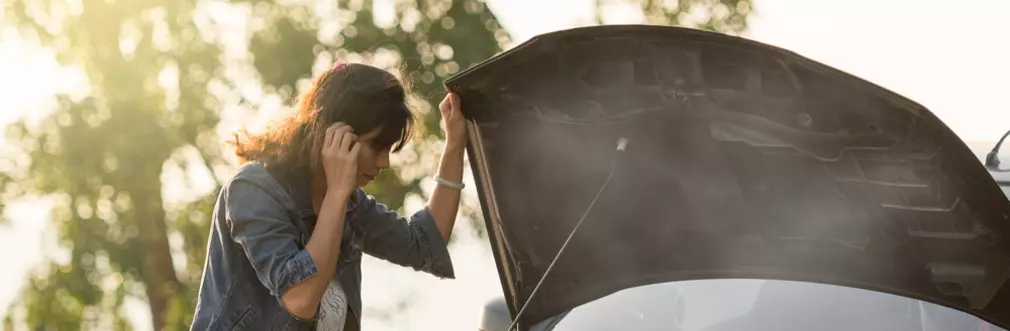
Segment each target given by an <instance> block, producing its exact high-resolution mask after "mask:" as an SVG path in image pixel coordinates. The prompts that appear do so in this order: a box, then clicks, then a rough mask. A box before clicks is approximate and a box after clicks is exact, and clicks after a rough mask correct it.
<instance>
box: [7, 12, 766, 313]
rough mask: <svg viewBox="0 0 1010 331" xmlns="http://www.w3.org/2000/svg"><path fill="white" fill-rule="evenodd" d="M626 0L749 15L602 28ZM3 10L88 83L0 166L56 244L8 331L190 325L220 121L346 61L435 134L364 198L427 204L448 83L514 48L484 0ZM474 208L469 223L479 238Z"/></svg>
mask: <svg viewBox="0 0 1010 331" xmlns="http://www.w3.org/2000/svg"><path fill="white" fill-rule="evenodd" d="M615 4H624V5H628V4H637V5H638V7H639V8H641V12H642V17H643V20H644V22H645V23H648V24H664V25H685V26H691V27H697V28H702V29H709V30H717V31H722V32H726V33H740V32H742V31H743V30H744V29H745V28H746V20H745V18H746V16H747V15H748V14H749V13H750V11H751V9H750V8H752V3H751V1H750V0H677V1H668V0H610V1H604V0H597V7H598V12H597V13H598V14H597V15H596V22H593V23H595V24H602V23H605V17H604V16H605V11H606V8H608V6H613V5H615ZM5 6H6V8H5V10H4V11H3V15H4V17H3V18H2V19H3V20H2V23H0V24H3V25H7V26H11V27H15V28H16V29H17V31H18V34H19V35H20V36H21V37H22V38H25V39H28V40H34V41H36V42H38V43H39V44H40V45H42V46H43V47H46V48H48V49H49V50H51V51H53V52H54V54H55V55H56V57H57V59H58V60H59V62H60V64H61V65H63V66H65V67H66V68H68V69H69V70H73V72H76V73H77V74H79V75H80V76H81V77H83V78H84V79H83V81H84V82H85V84H84V85H85V86H84V87H83V88H82V89H81V90H80V91H77V92H75V93H67V94H61V95H56V96H53V97H54V98H55V101H56V102H55V105H56V106H55V107H54V108H53V109H46V110H38V113H44V116H40V117H39V118H41V119H40V120H28V119H26V120H23V121H20V122H16V123H14V124H11V125H9V126H7V127H6V128H5V133H6V137H7V142H8V143H9V144H11V145H12V146H11V147H12V149H13V151H14V152H13V153H5V154H4V155H2V156H0V170H2V171H0V197H2V198H3V199H4V201H11V200H12V199H15V198H19V197H25V196H45V197H48V198H49V199H51V201H52V202H53V210H52V215H51V217H50V221H51V222H52V224H53V226H52V228H53V229H55V230H56V232H57V233H56V236H57V238H58V246H59V247H58V249H57V250H56V251H55V252H52V253H50V254H47V261H46V262H44V263H42V264H41V265H39V266H38V267H37V268H35V269H34V271H33V272H32V274H31V275H30V277H29V278H28V281H27V282H26V283H25V284H24V285H23V289H22V291H21V292H20V294H19V296H18V297H17V298H16V299H15V300H14V304H12V305H11V306H10V307H7V314H6V316H7V318H6V320H5V321H4V324H3V325H4V329H8V330H10V329H14V328H15V327H16V326H27V327H28V328H29V329H33V330H43V329H45V330H79V329H82V330H127V329H132V328H133V326H132V325H131V323H130V322H129V321H128V318H127V316H126V315H127V313H126V312H125V310H124V305H125V303H126V302H127V301H129V300H135V301H139V302H141V303H143V304H144V306H146V307H148V309H149V310H150V316H151V320H150V323H151V327H152V328H153V329H154V330H186V329H188V326H189V323H190V321H191V314H192V312H193V309H194V306H195V297H196V291H197V289H198V286H199V282H200V276H201V272H202V267H203V263H204V254H205V249H206V242H207V235H208V232H209V231H208V226H209V221H210V217H211V214H210V213H211V210H212V206H213V203H214V200H215V198H216V195H217V187H218V186H219V185H220V183H221V182H222V181H224V180H227V178H228V175H229V173H230V171H231V169H233V167H234V166H235V163H234V160H233V159H232V157H231V155H230V154H229V153H228V152H229V151H228V150H227V149H226V148H225V147H224V145H223V144H222V142H223V139H224V138H225V137H227V136H228V135H227V134H228V132H229V131H230V130H232V129H234V128H235V127H234V126H228V125H224V124H223V123H226V122H228V123H231V122H242V123H245V122H249V121H250V120H249V119H250V118H255V117H257V116H262V115H263V113H264V112H266V113H269V112H267V111H265V110H266V109H279V108H283V107H280V106H281V105H290V104H292V100H293V98H294V97H295V96H296V95H297V93H298V91H300V90H303V89H304V88H305V87H306V86H307V84H308V81H309V79H310V77H312V76H313V74H314V73H317V72H319V71H321V70H323V69H325V68H327V67H328V66H330V65H332V63H333V61H334V60H335V59H342V60H344V61H353V62H365V63H370V64H373V65H376V66H380V67H384V68H387V69H389V70H391V71H394V72H396V73H397V74H398V75H399V76H400V77H401V78H402V79H403V80H404V81H405V82H406V83H408V84H409V85H410V86H411V87H412V89H413V94H412V96H411V101H412V104H413V106H414V108H415V109H416V110H417V113H418V115H419V116H421V118H422V119H423V123H424V126H423V128H422V129H423V130H424V134H423V136H422V137H421V139H418V140H416V141H415V142H414V143H412V144H411V145H410V146H409V148H408V149H407V150H405V151H404V152H403V153H402V154H401V155H399V156H398V157H397V161H396V163H395V168H396V170H397V171H394V172H385V173H383V174H382V175H381V176H380V177H379V178H378V180H376V181H375V182H373V183H371V184H370V185H369V187H367V188H366V190H368V191H369V192H370V193H371V194H374V195H375V196H376V197H377V198H378V199H380V200H381V201H383V202H385V203H387V204H388V205H390V207H391V208H395V209H401V208H402V207H403V202H404V201H405V199H407V198H408V197H410V196H417V197H423V194H424V193H423V192H422V190H421V189H420V182H421V179H422V178H425V177H426V176H427V175H430V174H431V173H432V171H433V170H434V161H435V160H437V159H436V158H435V157H436V154H437V152H438V151H439V147H438V146H439V143H440V139H441V138H442V137H441V130H440V129H439V117H438V116H439V115H438V113H437V112H436V111H432V110H433V109H435V108H434V106H435V105H437V102H438V101H439V100H440V99H441V97H442V95H443V88H442V85H441V82H442V80H443V79H445V78H446V77H449V76H451V75H453V74H455V73H457V72H459V71H460V70H461V69H464V68H467V67H469V66H472V65H473V64H475V63H477V62H480V61H482V60H484V59H487V58H489V57H491V56H493V55H495V54H498V53H500V52H501V51H502V50H503V49H504V48H506V47H509V46H510V45H512V44H513V40H511V39H510V37H509V35H508V33H506V32H505V30H504V29H503V28H502V26H501V25H500V24H499V22H498V20H497V18H496V17H495V16H494V14H493V13H492V12H491V11H490V10H489V9H488V7H487V5H486V4H485V3H484V2H482V1H478V0H414V1H408V0H391V1H370V0H351V1H345V0H342V1H314V0H247V1H241V0H231V1H224V0H219V1H211V0H129V1H126V0H114V1H106V0H67V1H57V0H12V1H10V2H8V3H6V4H5ZM229 121H230V122H229ZM469 199H470V200H471V201H470V202H469V203H465V204H464V208H463V210H462V213H463V215H464V216H466V218H467V219H468V220H470V221H471V222H474V224H475V225H476V227H477V228H478V229H483V222H482V221H480V216H479V215H480V212H479V206H478V205H477V204H476V203H474V202H473V201H472V199H473V197H469ZM0 208H3V205H0ZM2 223H3V222H2V221H0V224H2ZM485 233H486V232H485V231H483V230H479V231H477V233H476V234H474V235H478V236H482V235H484V234H485ZM468 235H469V234H468ZM385 313H386V314H393V313H395V312H385Z"/></svg>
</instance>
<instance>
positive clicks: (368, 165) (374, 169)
mask: <svg viewBox="0 0 1010 331" xmlns="http://www.w3.org/2000/svg"><path fill="white" fill-rule="evenodd" d="M381 131H382V128H381V127H379V128H375V129H374V130H372V131H371V132H368V133H365V134H362V135H359V136H358V142H359V143H360V144H361V149H360V151H359V152H358V177H357V178H358V187H362V186H365V185H368V182H371V181H372V180H373V179H375V176H378V175H379V171H382V170H383V169H386V168H389V147H380V146H377V144H376V143H375V141H374V140H375V138H376V137H378V136H379V132H381Z"/></svg>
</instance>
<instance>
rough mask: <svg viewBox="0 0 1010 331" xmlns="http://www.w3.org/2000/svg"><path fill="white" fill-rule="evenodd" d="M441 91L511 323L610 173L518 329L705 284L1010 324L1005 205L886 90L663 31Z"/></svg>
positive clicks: (554, 36)
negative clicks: (628, 298)
mask: <svg viewBox="0 0 1010 331" xmlns="http://www.w3.org/2000/svg"><path fill="white" fill-rule="evenodd" d="M446 87H447V88H448V89H450V90H452V91H456V92H457V93H458V94H459V95H460V97H461V99H462V104H463V108H464V112H465V115H466V116H467V118H468V119H469V120H470V121H469V130H470V144H469V147H468V153H469V157H470V162H471V165H472V167H473V170H474V174H475V179H476V183H477V186H478V191H479V195H480V199H481V201H482V208H483V212H484V218H485V222H486V224H487V228H488V231H489V233H490V235H489V236H490V240H491V246H492V249H493V251H494V256H495V259H496V263H497V265H498V270H499V273H500V278H501V281H502V287H503V290H504V293H505V297H506V301H507V303H508V306H509V310H510V311H511V313H512V315H513V316H515V314H516V313H517V312H518V310H519V309H520V307H521V306H522V305H523V303H524V302H526V300H527V299H528V298H529V297H530V293H531V291H532V290H533V288H534V286H536V284H537V282H538V281H539V280H540V277H541V276H542V275H543V274H544V271H545V269H546V268H547V266H548V265H549V264H550V262H551V260H552V259H553V258H554V256H555V254H556V253H557V252H558V249H559V248H560V247H561V245H562V243H563V242H564V241H565V239H566V238H567V237H568V235H569V233H570V232H571V230H572V228H573V227H574V226H575V224H576V223H577V222H578V221H579V219H580V217H581V216H582V214H583V213H584V212H585V211H586V209H587V207H588V206H589V204H590V202H591V201H592V200H593V198H594V196H595V195H596V193H597V190H599V189H600V187H601V185H602V184H603V183H604V180H605V179H606V178H607V176H608V174H610V171H611V165H612V164H613V162H614V160H615V158H618V157H619V158H620V162H619V163H618V166H617V167H616V170H615V172H614V173H613V178H612V180H611V181H610V182H609V186H608V187H607V188H606V190H605V191H604V192H603V193H602V196H601V197H600V198H599V201H598V202H597V203H596V204H595V206H594V207H593V209H592V211H591V212H590V213H589V216H588V218H587V219H586V220H585V223H584V224H583V225H582V226H581V228H580V229H579V230H578V232H577V233H576V234H575V236H574V238H573V239H572V241H571V243H570V244H569V245H568V247H567V248H566V250H565V251H564V254H563V255H562V256H561V258H560V259H559V260H558V262H557V265H556V266H555V267H554V268H553V270H552V271H551V273H550V275H548V276H547V278H546V280H545V281H544V283H543V285H542V287H541V288H540V290H539V292H538V293H537V294H536V295H535V296H534V297H533V299H532V300H531V301H530V303H529V307H528V308H527V311H526V312H525V313H524V315H523V316H522V317H521V320H520V327H521V328H523V329H525V328H528V327H529V326H530V325H533V324H534V323H536V322H538V321H542V320H544V319H545V318H548V317H550V316H553V315H555V314H559V313H562V312H565V311H566V310H568V309H571V308H573V307H575V306H578V305H580V304H583V303H586V302H588V301H591V300H594V299H597V298H600V297H602V296H605V295H608V294H610V293H613V292H615V291H618V290H621V289H624V288H629V287H633V286H639V285H644V284H649V283H655V282H660V281H674V280H689V279H714V278H760V279H785V280H798V281H809V282H820V283H828V284H836V285H843V286H850V287H857V288H863V289H869V290H875V291H881V292H887V293H892V294H897V295H901V296H906V297H911V298H915V299H919V300H924V301H929V302H933V303H937V304H940V305H944V306H948V307H951V308H954V309H958V310H962V311H965V312H968V313H970V314H973V315H976V316H978V317H980V318H982V319H984V320H987V321H989V322H991V323H993V324H996V325H998V326H1001V327H1003V328H1010V290H1008V286H1004V283H1005V280H1006V279H1007V277H1008V275H1010V263H1008V261H1010V260H1008V257H1010V256H1008V247H1007V245H1006V242H1005V241H1004V239H1005V238H1006V235H1007V234H1010V223H1008V222H1007V219H1008V215H1010V202H1008V201H1007V199H1006V198H1005V197H1004V196H1003V194H1002V193H1001V191H1000V189H999V188H998V186H997V185H996V183H995V182H994V181H993V179H992V178H991V177H990V176H989V175H988V174H987V172H986V170H985V169H984V167H983V166H982V165H981V164H979V163H978V161H976V160H975V157H974V156H973V154H972V152H971V151H970V150H969V149H968V148H967V146H966V145H965V144H964V143H963V142H962V141H961V140H960V139H959V138H958V137H957V136H956V135H955V134H954V133H953V132H952V131H951V130H950V129H949V128H947V127H946V126H945V125H944V124H943V123H942V122H940V120H938V119H937V118H936V117H935V116H934V115H933V114H932V113H930V112H929V111H928V110H927V109H925V108H924V107H923V106H921V105H919V104H917V103H915V102H913V101H911V100H908V99H906V98H904V97H901V96H899V95H897V94H895V93H893V92H890V91H887V90H885V89H883V88H881V87H878V86H876V85H873V84H871V83H869V82H866V81H863V80H861V79H858V78H856V77H853V76H851V75H848V74H845V73H843V72H840V71H838V70H835V69H832V68H829V67H827V66H825V65H823V64H819V63H817V62H814V61H812V60H809V59H806V58H804V57H801V56H799V55H797V54H794V53H792V52H789V51H785V50H782V49H779V48H775V47H772V46H769V45H764V44H761V43H757V42H754V41H749V40H745V39H741V38H736V37H731V36H727V35H722V34H717V33H711V32H705V31H699V30H693V29H685V28H673V27H658V26H600V27H588V28H577V29H572V30H565V31H559V32H554V33H549V34H545V35H540V36H537V37H535V38H533V39H531V40H530V41H527V42H526V43H524V44H522V45H519V46H517V47H515V48H513V49H511V50H509V51H507V52H505V53H503V54H501V55H498V56H496V57H494V58H491V59H489V60H487V61H485V62H483V63H481V64H479V65H477V66H474V67H472V68H469V69H467V70H465V71H463V72H461V73H459V74H458V75H456V76H454V77H451V78H450V79H449V80H447V81H446ZM966 97H967V96H966ZM618 138H626V139H627V140H628V145H627V150H626V152H624V153H623V154H619V152H617V151H615V147H616V142H617V140H618Z"/></svg>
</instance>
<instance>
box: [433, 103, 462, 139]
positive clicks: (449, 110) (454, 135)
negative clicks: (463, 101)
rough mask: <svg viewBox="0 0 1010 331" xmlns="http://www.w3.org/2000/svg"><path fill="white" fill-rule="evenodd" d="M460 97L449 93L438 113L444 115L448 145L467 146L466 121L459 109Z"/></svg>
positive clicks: (443, 121) (443, 125)
mask: <svg viewBox="0 0 1010 331" xmlns="http://www.w3.org/2000/svg"><path fill="white" fill-rule="evenodd" d="M459 103H460V102H459V96H457V95H456V93H452V92H449V93H448V94H446V95H445V99H442V103H440V104H439V105H438V111H439V113H441V114H442V127H443V128H445V129H444V130H445V141H446V143H453V144H460V145H464V144H466V120H465V119H464V118H463V112H462V111H461V110H460V108H459Z"/></svg>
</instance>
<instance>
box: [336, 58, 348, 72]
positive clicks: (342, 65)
mask: <svg viewBox="0 0 1010 331" xmlns="http://www.w3.org/2000/svg"><path fill="white" fill-rule="evenodd" d="M345 67H347V63H345V62H344V61H341V60H337V63H334V64H333V71H340V70H343V69H344V68H345Z"/></svg>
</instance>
